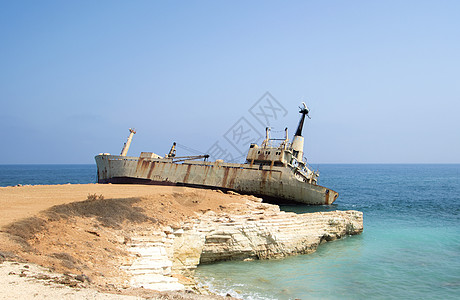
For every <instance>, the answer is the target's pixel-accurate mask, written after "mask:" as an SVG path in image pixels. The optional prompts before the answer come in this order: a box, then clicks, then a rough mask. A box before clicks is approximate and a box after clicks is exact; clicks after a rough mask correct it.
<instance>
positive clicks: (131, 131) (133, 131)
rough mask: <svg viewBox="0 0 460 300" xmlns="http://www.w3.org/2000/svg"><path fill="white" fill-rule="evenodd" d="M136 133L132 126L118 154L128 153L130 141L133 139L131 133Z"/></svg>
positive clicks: (124, 154)
mask: <svg viewBox="0 0 460 300" xmlns="http://www.w3.org/2000/svg"><path fill="white" fill-rule="evenodd" d="M135 133H136V131H135V130H134V129H133V128H130V129H129V136H128V140H127V141H126V143H125V144H124V145H123V149H122V150H121V154H120V156H126V154H128V150H129V146H131V141H132V140H133V135H134V134H135Z"/></svg>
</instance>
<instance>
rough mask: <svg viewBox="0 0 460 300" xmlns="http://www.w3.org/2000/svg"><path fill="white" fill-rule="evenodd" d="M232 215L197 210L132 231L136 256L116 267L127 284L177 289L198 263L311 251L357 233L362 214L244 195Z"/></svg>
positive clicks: (184, 283) (186, 282)
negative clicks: (284, 206)
mask: <svg viewBox="0 0 460 300" xmlns="http://www.w3.org/2000/svg"><path fill="white" fill-rule="evenodd" d="M229 205H235V207H234V208H233V209H232V210H231V211H233V213H228V212H227V213H217V212H214V211H206V212H203V214H201V215H200V216H198V217H197V218H196V219H194V220H193V221H190V222H184V223H181V225H180V226H176V227H175V228H172V227H169V226H167V227H164V228H162V230H158V229H156V230H154V229H152V230H145V231H142V232H136V234H135V236H132V237H131V241H130V242H129V243H128V247H129V249H130V252H131V253H132V254H133V255H134V256H136V259H135V260H134V262H133V263H132V264H129V265H125V266H123V267H122V268H123V269H124V270H125V271H126V272H127V273H128V274H130V275H131V276H132V277H131V285H132V286H135V287H144V288H150V289H155V290H160V291H161V290H180V289H184V288H185V286H186V285H187V284H193V282H192V281H190V280H189V281H187V278H186V277H184V275H185V276H189V275H191V274H192V272H193V270H194V269H195V268H196V267H197V265H198V264H200V263H212V262H216V261H222V260H244V259H270V258H281V257H285V256H290V255H296V254H307V253H311V252H314V251H315V250H316V248H317V247H318V245H320V244H321V243H323V242H327V241H332V240H335V239H338V238H341V237H344V236H347V235H354V234H359V233H361V232H362V231H363V214H362V212H358V211H331V212H317V213H308V214H295V213H287V212H283V211H280V209H279V207H278V206H276V205H271V204H265V203H261V200H260V199H258V198H254V197H248V199H247V201H246V207H244V208H243V207H241V205H240V204H229Z"/></svg>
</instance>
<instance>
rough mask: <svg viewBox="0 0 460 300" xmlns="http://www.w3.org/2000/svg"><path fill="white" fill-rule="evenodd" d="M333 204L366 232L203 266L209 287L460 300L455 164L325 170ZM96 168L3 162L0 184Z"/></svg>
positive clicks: (459, 190) (267, 294)
mask: <svg viewBox="0 0 460 300" xmlns="http://www.w3.org/2000/svg"><path fill="white" fill-rule="evenodd" d="M316 167H317V168H318V169H319V171H320V174H321V175H320V177H321V182H320V184H321V185H324V186H327V187H330V188H331V189H334V190H335V191H337V192H339V194H340V196H339V198H338V199H337V200H336V202H335V204H333V205H329V206H305V205H295V206H282V207H281V209H283V210H285V211H290V212H296V213H299V214H302V213H308V212H315V211H332V210H350V209H353V210H359V211H362V212H363V213H364V232H363V233H362V234H360V235H356V236H349V237H345V238H343V239H340V240H336V241H333V242H329V243H326V244H323V245H320V246H319V247H318V250H317V251H316V252H314V253H312V254H308V255H299V256H293V257H289V258H284V259H276V260H256V261H229V262H221V263H215V264H209V265H202V266H199V267H198V269H197V271H196V277H197V278H198V280H199V282H200V283H201V284H202V285H204V286H207V287H208V288H209V289H211V290H212V291H214V292H216V293H218V294H222V295H227V294H230V295H232V296H235V297H239V298H242V299H460V165H459V164H446V165H438V164H322V165H319V166H316ZM95 181H96V166H95V165H0V186H11V185H18V184H22V185H25V184H33V185H35V184H65V183H93V182H95Z"/></svg>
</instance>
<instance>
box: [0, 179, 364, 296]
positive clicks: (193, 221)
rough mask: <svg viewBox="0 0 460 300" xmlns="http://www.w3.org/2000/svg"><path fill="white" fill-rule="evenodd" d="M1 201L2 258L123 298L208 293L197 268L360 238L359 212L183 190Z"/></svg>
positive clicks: (106, 188)
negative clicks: (301, 210) (290, 209)
mask: <svg viewBox="0 0 460 300" xmlns="http://www.w3.org/2000/svg"><path fill="white" fill-rule="evenodd" d="M0 196H1V197H0V199H1V200H0V205H2V206H3V207H4V208H5V209H2V211H1V215H0V217H1V218H0V219H1V220H2V222H1V223H0V226H1V228H2V229H1V233H0V241H1V242H2V244H1V245H2V248H1V249H0V251H2V253H11V254H14V255H16V256H17V259H19V260H23V261H26V262H28V263H36V264H38V265H42V266H45V267H48V268H52V269H53V270H54V271H56V272H58V273H70V274H76V275H81V276H83V275H84V276H86V277H87V278H89V279H90V282H91V284H89V283H88V284H89V285H88V287H92V288H98V289H102V290H104V289H105V291H115V292H117V293H124V292H126V291H132V289H134V290H137V293H139V290H147V289H153V290H157V291H163V292H169V291H171V290H176V291H188V292H191V293H206V291H205V290H203V289H199V288H198V286H197V285H196V283H195V281H194V279H193V270H194V269H195V268H196V267H197V265H198V264H200V263H211V262H217V261H222V260H234V259H238V260H245V259H271V258H280V257H285V256H289V255H296V254H306V253H311V252H314V251H315V250H316V248H317V247H318V246H319V245H320V244H321V243H324V242H327V241H331V240H335V239H337V238H341V237H343V236H345V235H351V234H359V233H361V232H362V230H363V227H362V226H363V223H362V213H361V212H357V211H346V212H344V211H331V212H323V213H311V214H302V215H296V214H294V213H286V212H282V211H280V210H279V207H278V206H276V205H272V204H266V203H262V202H261V199H259V198H255V197H252V196H242V195H238V194H236V193H229V194H224V193H222V192H219V191H212V190H200V189H193V188H186V187H159V186H142V185H115V184H113V185H100V184H81V185H71V184H70V185H69V184H67V185H55V186H22V187H5V188H0ZM90 196H92V198H91V197H90ZM28 204H30V205H28ZM20 208H21V209H20ZM4 216H5V217H6V218H3V217H4ZM120 266H121V267H120ZM210 297H218V296H210ZM227 299H228V298H227Z"/></svg>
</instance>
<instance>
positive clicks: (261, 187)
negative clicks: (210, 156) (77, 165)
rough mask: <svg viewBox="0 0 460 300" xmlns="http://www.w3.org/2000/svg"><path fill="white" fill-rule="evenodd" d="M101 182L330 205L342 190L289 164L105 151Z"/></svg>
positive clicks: (99, 164)
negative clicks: (171, 158)
mask: <svg viewBox="0 0 460 300" xmlns="http://www.w3.org/2000/svg"><path fill="white" fill-rule="evenodd" d="M95 159H96V164H97V169H98V171H97V172H98V173H97V175H98V182H99V183H140V184H156V185H181V186H190V187H200V188H212V189H222V190H232V191H235V192H238V193H242V194H251V195H256V196H260V197H262V198H264V199H270V200H275V201H279V202H297V203H304V204H309V205H329V204H332V203H333V202H334V201H335V200H336V199H337V197H338V193H337V192H335V191H333V190H331V189H328V188H326V187H323V186H320V185H317V184H313V183H309V182H306V181H305V180H304V178H301V177H300V178H299V176H298V174H297V176H296V174H295V173H293V172H292V170H291V169H290V168H289V167H284V166H272V165H254V164H253V165H251V164H246V163H245V164H235V163H224V162H206V161H186V162H182V163H174V162H171V161H168V160H165V159H164V158H142V157H127V156H119V155H107V154H101V155H97V156H96V157H95Z"/></svg>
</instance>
